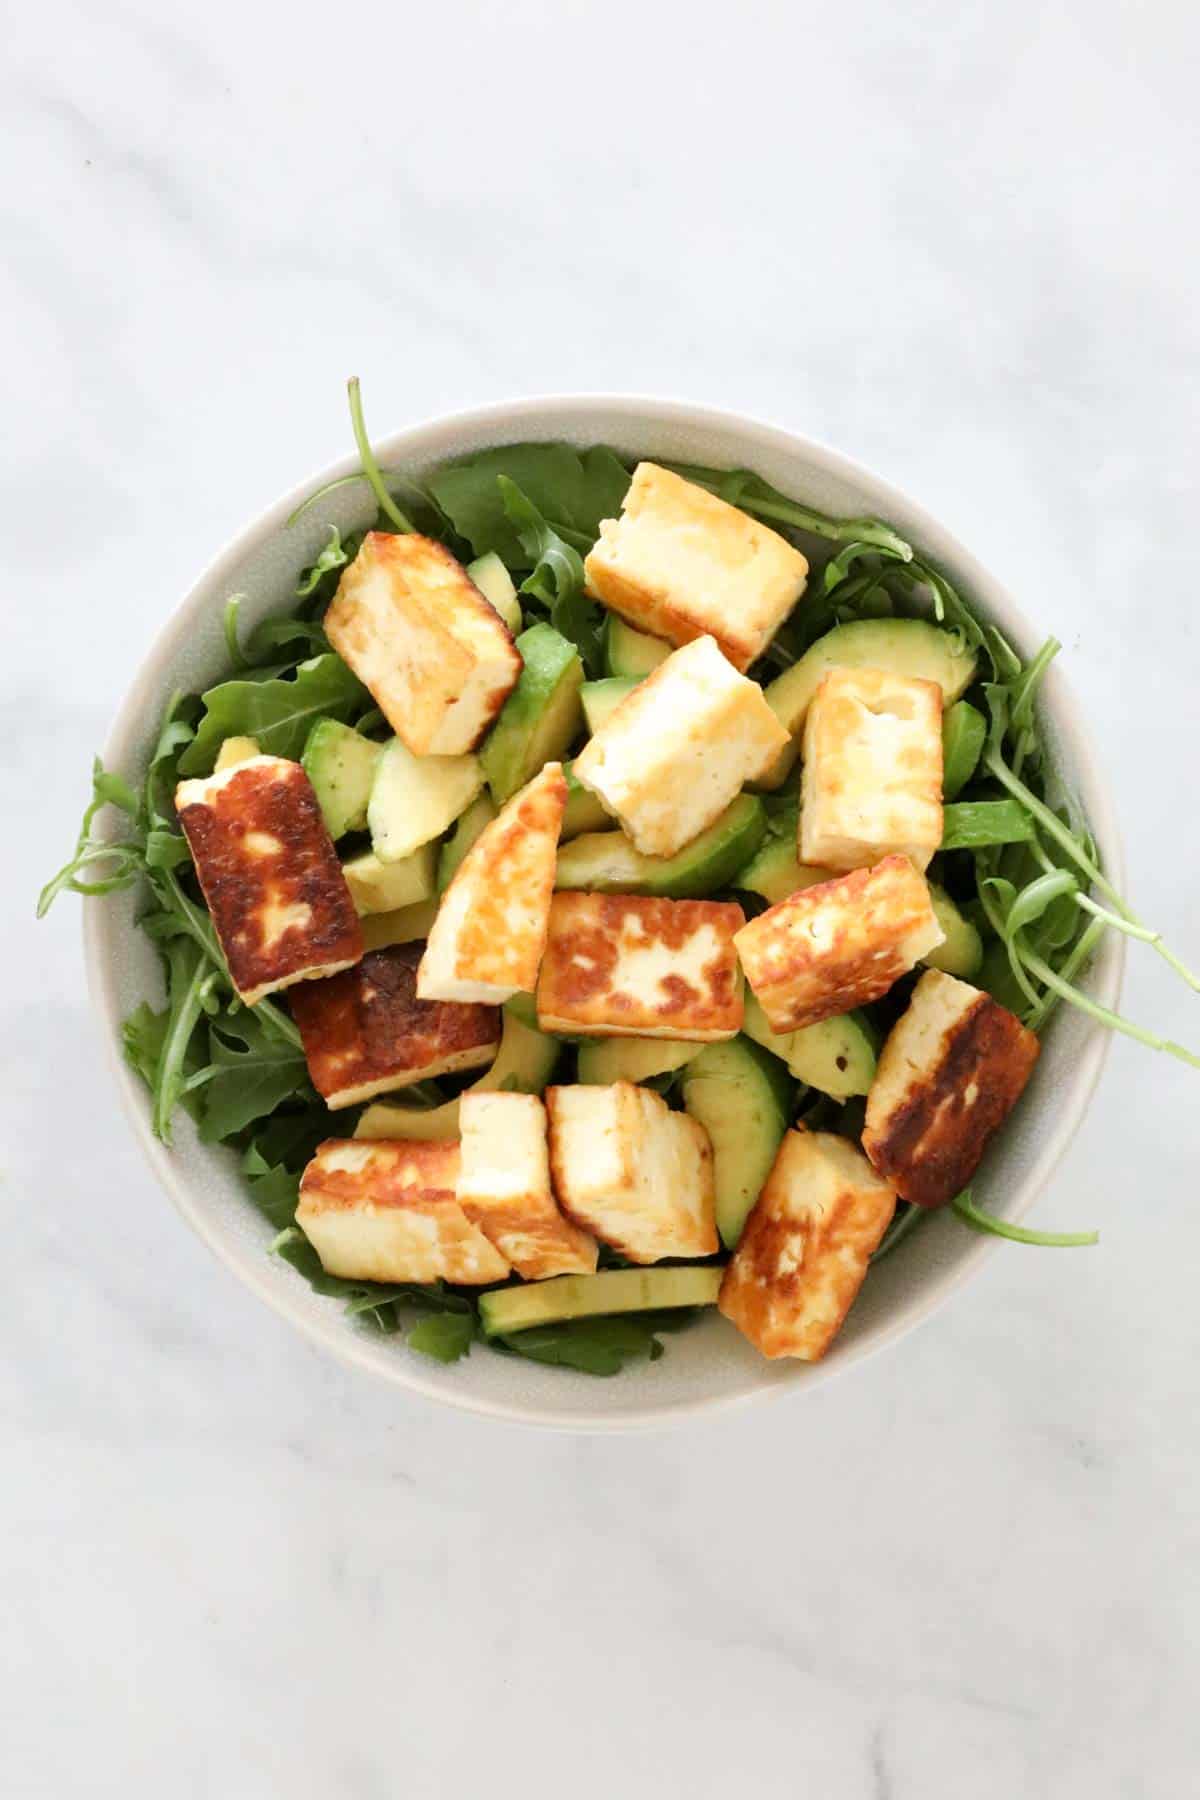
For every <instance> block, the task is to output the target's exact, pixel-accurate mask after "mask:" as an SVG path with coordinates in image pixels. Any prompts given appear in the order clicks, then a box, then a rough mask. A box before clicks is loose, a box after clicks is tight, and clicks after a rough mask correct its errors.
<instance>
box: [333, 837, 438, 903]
mask: <svg viewBox="0 0 1200 1800" xmlns="http://www.w3.org/2000/svg"><path fill="white" fill-rule="evenodd" d="M436 865H437V856H436V854H435V851H434V847H433V845H432V844H422V846H421V848H420V849H419V850H414V851H413V853H412V855H411V856H406V857H405V858H404V861H403V862H393V863H385V862H381V861H380V859H379V857H377V856H376V854H375V852H374V851H373V850H367V851H365V852H364V853H363V855H362V856H355V857H352V858H351V860H350V861H349V862H344V863H343V864H342V874H343V875H344V876H345V877H346V886H347V887H348V888H349V889H350V897H351V899H352V900H353V901H354V905H355V909H356V911H358V912H360V913H386V912H395V911H396V910H397V909H398V908H399V907H401V906H415V905H416V903H417V901H418V900H429V899H431V898H432V896H433V886H434V870H435V868H436Z"/></svg>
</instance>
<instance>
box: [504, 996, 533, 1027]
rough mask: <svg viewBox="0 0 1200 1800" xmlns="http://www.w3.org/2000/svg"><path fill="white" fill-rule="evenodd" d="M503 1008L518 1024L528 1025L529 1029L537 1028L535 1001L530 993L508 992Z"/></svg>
mask: <svg viewBox="0 0 1200 1800" xmlns="http://www.w3.org/2000/svg"><path fill="white" fill-rule="evenodd" d="M504 1010H505V1012H506V1013H510V1014H511V1015H512V1017H513V1018H514V1019H516V1020H517V1021H518V1022H519V1023H520V1024H522V1025H528V1027H529V1029H530V1031H536V1030H537V1029H538V1016H537V1001H536V1000H535V999H534V997H533V995H532V994H510V995H509V997H508V999H507V1000H506V1001H505V1002H504Z"/></svg>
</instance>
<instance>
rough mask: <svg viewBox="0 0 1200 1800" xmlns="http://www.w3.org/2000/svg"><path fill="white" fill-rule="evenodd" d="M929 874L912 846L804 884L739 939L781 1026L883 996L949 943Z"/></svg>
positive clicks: (757, 987)
mask: <svg viewBox="0 0 1200 1800" xmlns="http://www.w3.org/2000/svg"><path fill="white" fill-rule="evenodd" d="M943 937H944V933H943V931H942V928H941V926H940V925H939V924H938V921H937V916H936V914H935V913H934V910H933V902H932V900H931V899H930V894H929V884H928V882H927V881H926V880H925V877H924V876H923V875H918V874H917V871H916V870H915V869H914V868H913V866H912V864H911V863H910V862H909V860H908V858H907V857H906V856H885V857H884V859H883V861H882V862H881V863H877V864H876V866H875V867H874V868H873V869H852V870H851V872H850V873H849V874H848V875H838V876H835V877H834V878H833V879H832V880H830V881H822V882H819V883H818V884H817V885H816V886H814V887H808V888H802V889H801V890H800V891H799V892H797V893H795V894H791V895H789V897H788V898H787V899H786V900H781V901H780V902H779V903H778V905H776V906H772V907H769V908H768V910H767V911H766V912H765V913H760V914H759V916H758V917H757V919H751V921H750V923H749V924H748V925H744V926H743V927H742V929H741V931H739V932H738V934H737V937H736V938H735V939H734V942H735V944H736V945H737V952H738V955H739V957H740V958H741V962H742V968H743V969H744V971H745V974H746V979H747V981H748V982H749V983H750V986H751V987H752V988H753V989H754V992H755V994H756V995H757V996H758V999H759V1001H760V1003H761V1005H762V1009H763V1011H764V1012H765V1013H766V1015H767V1022H768V1024H769V1025H770V1027H771V1029H772V1031H795V1030H796V1029H797V1027H799V1026H802V1025H815V1024H817V1022H818V1021H819V1020H821V1019H832V1018H835V1017H836V1016H837V1014H838V1013H845V1012H851V1011H852V1010H853V1009H854V1007H856V1006H867V1005H869V1003H870V1002H871V1001H872V1000H878V999H879V998H880V996H881V995H883V994H886V993H887V991H888V989H889V988H890V987H891V986H892V984H893V983H894V982H896V981H899V979H900V977H901V975H906V974H907V973H908V971H909V970H910V969H911V968H913V967H914V966H915V964H916V963H918V962H919V961H920V959H921V958H922V957H923V956H925V955H926V954H927V953H928V952H929V951H930V950H932V949H934V947H935V946H936V945H938V944H940V943H941V942H942V940H943Z"/></svg>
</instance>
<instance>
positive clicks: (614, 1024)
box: [537, 892, 745, 1044]
mask: <svg viewBox="0 0 1200 1800" xmlns="http://www.w3.org/2000/svg"><path fill="white" fill-rule="evenodd" d="M744 923H745V914H744V913H743V912H742V909H741V907H740V906H735V905H733V904H732V903H731V902H728V901H717V900H659V899H651V898H650V897H648V896H646V895H641V894H590V893H588V894H582V893H572V892H565V893H557V894H555V896H554V899H553V901H552V902H551V905H550V930H549V934H548V936H547V939H546V954H545V956H544V957H543V959H542V972H541V976H540V977H539V980H538V988H537V1013H538V1024H539V1025H540V1026H541V1028H542V1030H543V1031H561V1032H567V1033H569V1034H573V1035H576V1036H584V1037H612V1036H617V1037H662V1038H694V1039H695V1040H696V1041H697V1042H700V1043H706V1044H707V1043H715V1042H716V1041H717V1040H718V1039H720V1038H728V1037H734V1036H736V1034H737V1033H738V1032H739V1031H740V1030H741V1027H742V991H741V980H740V977H739V974H738V966H737V955H736V952H735V950H734V942H733V940H734V933H735V932H736V931H737V930H738V929H739V927H740V926H742V925H743V924H744Z"/></svg>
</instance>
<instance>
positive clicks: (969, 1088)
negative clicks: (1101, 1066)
mask: <svg viewBox="0 0 1200 1800" xmlns="http://www.w3.org/2000/svg"><path fill="white" fill-rule="evenodd" d="M1040 1049H1041V1045H1040V1044H1039V1043H1038V1040H1037V1038H1036V1036H1035V1035H1034V1033H1033V1032H1032V1031H1030V1030H1028V1029H1027V1027H1026V1026H1024V1025H1022V1023H1021V1021H1020V1020H1019V1019H1018V1018H1016V1017H1015V1016H1014V1015H1013V1014H1012V1013H1010V1012H1008V1011H1007V1009H1006V1008H1005V1007H1003V1006H1001V1005H999V1003H998V1002H997V1001H995V1000H993V999H992V997H991V995H990V994H985V993H982V992H981V991H980V989H979V988H974V987H972V986H971V985H970V983H969V982H966V981H959V980H957V979H956V977H954V976H953V975H943V974H942V972H941V970H940V969H928V970H926V972H925V974H924V975H922V977H921V979H920V981H918V983H917V985H916V987H915V988H914V989H913V994H912V999H911V1000H910V1001H909V1004H908V1008H907V1010H906V1011H905V1012H904V1014H903V1015H902V1016H901V1018H900V1019H899V1020H898V1021H897V1022H896V1024H895V1025H894V1026H893V1027H892V1030H891V1031H890V1032H889V1034H888V1038H887V1041H886V1043H885V1044H884V1046H883V1049H882V1051H881V1052H880V1056H879V1063H878V1066H877V1067H876V1070H875V1079H874V1081H873V1082H872V1084H871V1091H870V1093H869V1094H868V1096H867V1122H866V1128H865V1130H864V1131H863V1148H864V1149H865V1150H866V1153H867V1155H868V1156H869V1157H870V1159H871V1161H872V1162H873V1163H874V1165H875V1167H876V1168H877V1169H878V1170H879V1172H880V1173H881V1174H882V1175H885V1176H886V1177H887V1179H888V1180H889V1181H890V1182H892V1184H893V1185H894V1186H895V1188H896V1190H897V1192H898V1193H900V1194H902V1195H903V1196H904V1198H905V1199H906V1200H912V1201H915V1203H916V1204H917V1205H918V1206H940V1205H941V1204H942V1203H943V1201H946V1200H952V1199H953V1198H954V1196H955V1194H958V1193H961V1192H962V1190H963V1188H964V1187H966V1185H967V1183H968V1182H969V1181H970V1179H971V1177H972V1175H974V1173H975V1171H976V1169H977V1168H978V1167H979V1162H980V1159H981V1157H982V1156H983V1152H984V1150H985V1149H986V1148H987V1143H988V1139H989V1138H990V1137H991V1136H992V1134H993V1132H995V1131H996V1130H997V1129H998V1128H999V1127H1000V1126H1001V1125H1002V1124H1003V1123H1004V1121H1005V1119H1006V1118H1007V1117H1008V1115H1009V1113H1010V1112H1011V1111H1012V1109H1013V1107H1014V1106H1015V1105H1016V1103H1017V1101H1018V1100H1019V1099H1020V1097H1021V1094H1022V1092H1023V1090H1024V1087H1025V1083H1026V1082H1027V1081H1028V1080H1029V1077H1030V1075H1031V1074H1032V1073H1033V1065H1034V1063H1035V1062H1036V1061H1037V1059H1038V1051H1039V1050H1040Z"/></svg>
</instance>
